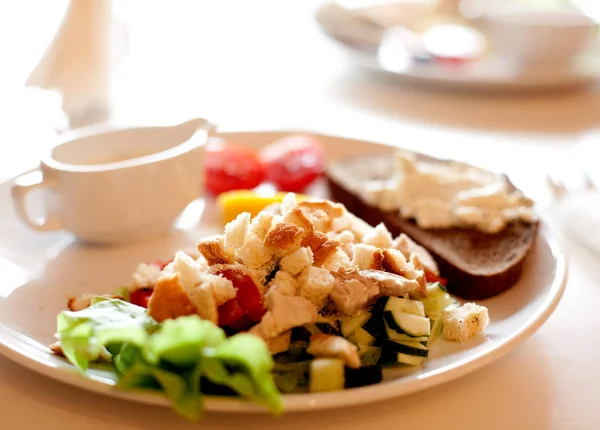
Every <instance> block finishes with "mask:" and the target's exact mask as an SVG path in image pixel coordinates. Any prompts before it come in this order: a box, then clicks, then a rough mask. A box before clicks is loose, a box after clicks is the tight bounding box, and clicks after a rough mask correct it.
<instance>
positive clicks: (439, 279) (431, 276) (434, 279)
mask: <svg viewBox="0 0 600 430" xmlns="http://www.w3.org/2000/svg"><path fill="white" fill-rule="evenodd" d="M425 280H426V281H427V282H439V283H440V284H442V285H443V286H444V287H445V286H446V284H447V283H448V280H447V279H446V278H442V277H441V276H438V275H436V274H435V273H431V272H428V271H425Z"/></svg>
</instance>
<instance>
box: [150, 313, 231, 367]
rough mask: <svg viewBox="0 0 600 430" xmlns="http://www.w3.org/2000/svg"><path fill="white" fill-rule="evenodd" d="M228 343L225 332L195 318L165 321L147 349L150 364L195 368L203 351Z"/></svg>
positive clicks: (194, 316) (208, 322) (151, 338)
mask: <svg viewBox="0 0 600 430" xmlns="http://www.w3.org/2000/svg"><path fill="white" fill-rule="evenodd" d="M224 340H225V333H224V332H223V330H222V329H221V328H219V327H217V326H216V325H215V324H213V323H212V322H210V321H207V320H202V319H200V318H198V317H197V316H196V315H191V316H186V317H179V318H177V319H174V320H166V321H165V322H163V323H162V324H161V327H160V329H159V330H158V331H157V332H156V333H154V334H153V335H152V336H151V337H150V339H149V340H148V342H147V343H146V345H145V348H144V355H145V357H146V359H147V360H148V362H149V363H152V364H157V363H158V362H159V361H160V360H164V361H166V362H169V363H171V364H173V365H175V366H181V367H185V366H193V365H194V364H196V363H197V362H198V361H199V360H200V358H201V357H202V354H203V348H205V347H215V346H217V345H220V344H221V343H222V342H223V341H224Z"/></svg>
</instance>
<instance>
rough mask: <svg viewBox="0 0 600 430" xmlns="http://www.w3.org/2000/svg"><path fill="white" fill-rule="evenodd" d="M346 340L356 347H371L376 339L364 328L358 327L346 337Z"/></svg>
mask: <svg viewBox="0 0 600 430" xmlns="http://www.w3.org/2000/svg"><path fill="white" fill-rule="evenodd" d="M348 340H349V341H350V342H352V343H354V344H356V345H368V346H370V345H373V344H374V343H375V341H376V339H375V338H374V337H373V336H371V335H370V334H369V332H368V331H366V330H365V329H364V328H362V327H359V328H357V329H356V330H354V331H353V332H352V334H351V335H350V336H348Z"/></svg>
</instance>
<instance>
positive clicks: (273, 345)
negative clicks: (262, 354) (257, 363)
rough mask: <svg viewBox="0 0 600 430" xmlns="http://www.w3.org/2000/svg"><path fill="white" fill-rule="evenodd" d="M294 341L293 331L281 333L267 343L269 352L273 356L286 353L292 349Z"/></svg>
mask: <svg viewBox="0 0 600 430" xmlns="http://www.w3.org/2000/svg"><path fill="white" fill-rule="evenodd" d="M291 340H292V331H291V330H289V331H286V332H283V333H281V334H280V335H279V336H277V337H274V338H272V339H269V340H268V341H267V346H268V347H269V352H270V353H271V354H272V355H275V354H279V353H280V352H285V351H287V350H288V348H289V347H290V341H291Z"/></svg>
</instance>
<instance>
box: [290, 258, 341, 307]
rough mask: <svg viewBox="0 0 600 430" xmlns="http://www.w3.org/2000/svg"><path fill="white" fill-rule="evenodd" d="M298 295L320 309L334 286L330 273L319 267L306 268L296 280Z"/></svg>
mask: <svg viewBox="0 0 600 430" xmlns="http://www.w3.org/2000/svg"><path fill="white" fill-rule="evenodd" d="M298 285H299V295H300V297H304V298H305V299H306V300H308V301H309V302H311V303H312V304H313V305H315V306H316V307H317V309H320V308H322V307H323V304H324V303H325V301H326V300H327V297H328V296H329V293H331V291H332V290H333V287H334V285H335V278H334V277H333V275H331V273H330V272H329V271H328V270H326V269H323V268H320V267H313V266H310V267H308V268H307V269H306V270H305V271H304V272H302V274H301V275H300V277H299V278H298Z"/></svg>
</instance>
